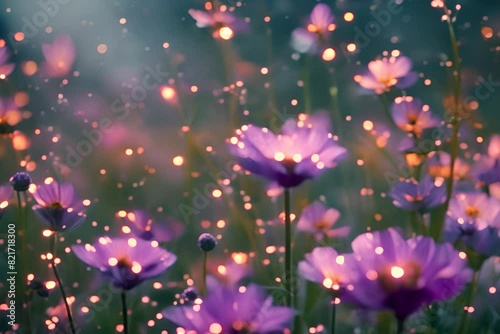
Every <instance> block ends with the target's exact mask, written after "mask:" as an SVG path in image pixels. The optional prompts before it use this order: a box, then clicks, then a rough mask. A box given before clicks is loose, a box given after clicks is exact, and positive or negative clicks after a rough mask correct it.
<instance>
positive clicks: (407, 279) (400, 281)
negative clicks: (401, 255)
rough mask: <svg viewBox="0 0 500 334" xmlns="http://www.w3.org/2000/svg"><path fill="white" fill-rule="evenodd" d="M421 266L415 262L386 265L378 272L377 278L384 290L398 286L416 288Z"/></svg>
mask: <svg viewBox="0 0 500 334" xmlns="http://www.w3.org/2000/svg"><path fill="white" fill-rule="evenodd" d="M421 273H422V268H420V265H419V264H418V263H415V262H409V263H407V264H406V265H405V266H402V265H394V266H391V267H387V268H386V269H385V270H383V271H382V272H381V273H380V274H379V280H380V282H381V283H382V286H383V287H384V289H385V290H386V291H389V292H391V291H395V290H398V289H399V288H406V289H412V290H414V289H416V288H417V287H418V279H419V277H420V274H421Z"/></svg>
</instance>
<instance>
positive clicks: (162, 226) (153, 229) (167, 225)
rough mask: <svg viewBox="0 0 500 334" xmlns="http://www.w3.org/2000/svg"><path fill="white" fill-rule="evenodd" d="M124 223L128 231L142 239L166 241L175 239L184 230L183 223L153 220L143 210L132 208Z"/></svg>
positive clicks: (169, 220)
mask: <svg viewBox="0 0 500 334" xmlns="http://www.w3.org/2000/svg"><path fill="white" fill-rule="evenodd" d="M125 219H126V225H127V226H128V227H129V228H130V232H131V233H132V234H133V235H135V236H136V237H138V238H141V239H144V240H148V241H150V240H156V241H159V242H168V241H172V240H174V239H177V238H178V237H180V236H181V234H182V233H183V232H184V225H183V224H182V223H180V222H178V221H176V220H173V219H168V220H167V221H165V222H155V221H153V220H152V218H151V216H150V215H149V214H148V213H146V212H145V211H143V210H134V211H132V212H129V213H128V214H127V215H126V216H125Z"/></svg>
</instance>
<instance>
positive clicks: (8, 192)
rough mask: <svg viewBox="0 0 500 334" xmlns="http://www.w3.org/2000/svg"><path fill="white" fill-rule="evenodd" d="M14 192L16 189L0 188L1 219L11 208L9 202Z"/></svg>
mask: <svg viewBox="0 0 500 334" xmlns="http://www.w3.org/2000/svg"><path fill="white" fill-rule="evenodd" d="M13 192H14V189H12V187H10V186H0V218H2V215H3V212H4V211H5V209H6V208H7V207H8V206H9V200H10V198H11V196H12V193H13Z"/></svg>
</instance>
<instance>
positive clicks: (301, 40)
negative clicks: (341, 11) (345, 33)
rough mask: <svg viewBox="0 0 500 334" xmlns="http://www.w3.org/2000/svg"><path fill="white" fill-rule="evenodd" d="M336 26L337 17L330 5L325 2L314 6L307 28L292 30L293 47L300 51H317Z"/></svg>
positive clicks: (323, 45)
mask: <svg viewBox="0 0 500 334" xmlns="http://www.w3.org/2000/svg"><path fill="white" fill-rule="evenodd" d="M335 28H336V26H335V17H334V16H333V14H332V11H331V9H330V7H329V6H328V5H326V4H324V3H319V4H317V5H316V6H314V8H313V10H312V12H311V15H309V20H308V22H307V25H306V28H297V29H295V30H294V31H293V32H292V41H291V44H292V47H293V48H294V49H295V50H296V51H297V52H300V53H316V52H318V51H320V49H321V47H325V43H326V42H327V40H328V38H329V37H330V34H331V32H332V31H334V30H335Z"/></svg>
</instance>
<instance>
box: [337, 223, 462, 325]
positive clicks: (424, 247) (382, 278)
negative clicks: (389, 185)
mask: <svg viewBox="0 0 500 334" xmlns="http://www.w3.org/2000/svg"><path fill="white" fill-rule="evenodd" d="M352 249H353V252H354V253H353V254H354V259H355V260H356V261H355V264H356V266H357V270H358V271H359V275H358V276H357V279H356V280H355V281H354V282H353V283H352V284H353V285H354V289H353V290H347V291H346V296H345V298H346V299H347V300H351V301H354V302H355V303H357V304H358V305H359V306H361V307H363V308H366V309H371V310H382V309H390V310H392V311H393V312H394V313H395V315H396V317H397V318H398V319H400V320H404V319H405V318H406V317H408V316H409V315H410V314H412V313H414V312H416V311H417V310H418V309H419V308H421V307H422V306H424V305H426V304H429V303H431V302H433V301H442V300H446V299H449V298H451V297H453V296H455V295H457V294H458V293H459V292H460V291H461V290H462V289H463V287H464V286H465V284H466V283H467V282H468V281H469V280H470V278H471V274H472V271H471V270H470V269H468V268H467V267H466V262H465V261H464V260H463V259H461V258H460V257H459V252H458V251H456V250H455V249H454V248H453V246H452V245H451V244H448V243H447V244H436V243H435V242H434V240H433V239H432V238H428V237H423V236H418V237H415V238H411V239H408V240H405V239H403V237H402V236H401V235H400V234H399V233H398V232H397V231H396V230H395V229H393V228H390V229H388V230H387V231H383V232H373V233H365V234H362V235H360V236H358V237H357V238H356V239H354V241H353V242H352Z"/></svg>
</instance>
